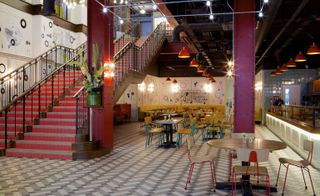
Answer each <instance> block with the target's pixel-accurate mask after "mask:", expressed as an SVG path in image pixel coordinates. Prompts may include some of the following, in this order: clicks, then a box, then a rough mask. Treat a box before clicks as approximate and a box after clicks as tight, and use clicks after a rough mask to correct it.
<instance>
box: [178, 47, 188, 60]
mask: <svg viewBox="0 0 320 196" xmlns="http://www.w3.org/2000/svg"><path fill="white" fill-rule="evenodd" d="M178 58H181V59H187V58H190V53H189V51H188V50H187V49H186V48H185V47H183V48H182V49H181V50H180V52H179V54H178Z"/></svg>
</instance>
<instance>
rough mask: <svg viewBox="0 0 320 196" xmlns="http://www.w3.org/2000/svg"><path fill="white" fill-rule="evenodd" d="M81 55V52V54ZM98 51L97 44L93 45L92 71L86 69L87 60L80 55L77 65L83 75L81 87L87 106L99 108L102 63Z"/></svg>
mask: <svg viewBox="0 0 320 196" xmlns="http://www.w3.org/2000/svg"><path fill="white" fill-rule="evenodd" d="M81 53H82V52H81ZM99 54H100V53H99V49H98V45H97V44H93V56H92V71H90V70H89V68H88V63H87V59H86V58H84V57H83V55H80V62H75V64H78V65H79V67H80V69H81V72H82V74H83V75H84V80H83V86H84V87H85V89H86V92H87V93H88V94H87V105H88V106H100V105H101V94H100V88H101V87H102V86H103V77H102V73H103V70H104V67H103V63H102V62H101V61H100V57H99Z"/></svg>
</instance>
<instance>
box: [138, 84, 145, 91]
mask: <svg viewBox="0 0 320 196" xmlns="http://www.w3.org/2000/svg"><path fill="white" fill-rule="evenodd" d="M138 90H139V91H140V92H144V91H145V90H146V84H145V83H144V82H142V83H141V84H138Z"/></svg>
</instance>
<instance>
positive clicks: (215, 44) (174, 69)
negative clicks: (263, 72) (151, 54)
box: [158, 0, 232, 76]
mask: <svg viewBox="0 0 320 196" xmlns="http://www.w3.org/2000/svg"><path fill="white" fill-rule="evenodd" d="M173 1H174V2H177V1H176V0H166V1H164V2H168V4H167V5H166V6H167V8H168V9H169V10H170V11H171V13H172V15H173V16H175V19H176V20H177V21H178V22H179V24H180V25H181V26H183V29H184V30H183V31H184V32H185V33H186V34H187V35H188V37H189V38H190V40H191V42H192V43H193V44H194V46H195V47H196V48H197V50H198V53H199V54H198V57H199V60H200V64H201V65H202V66H204V67H205V68H206V69H207V71H208V72H209V73H210V74H211V75H213V76H224V75H225V74H226V65H227V62H228V60H229V59H231V56H232V15H217V16H215V17H214V19H213V20H210V19H209V14H210V9H209V7H208V6H206V1H182V3H172V4H171V3H170V2H173ZM229 2H231V1H230V0H229ZM211 3H212V5H211V9H212V12H213V13H230V12H232V10H231V8H230V6H229V5H228V2H227V0H215V1H212V2H211ZM191 60H192V58H190V59H187V60H181V59H178V58H177V54H175V55H171V56H170V55H160V57H159V60H158V65H159V66H160V76H170V75H172V76H199V75H200V74H199V73H196V69H195V68H189V66H188V65H189V63H190V61H191ZM168 65H170V69H168ZM170 72H171V73H170Z"/></svg>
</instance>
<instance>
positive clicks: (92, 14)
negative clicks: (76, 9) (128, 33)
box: [88, 0, 114, 150]
mask: <svg viewBox="0 0 320 196" xmlns="http://www.w3.org/2000/svg"><path fill="white" fill-rule="evenodd" d="M98 2H100V3H101V4H102V5H105V6H110V5H113V0H98ZM98 2H96V1H95V0H92V1H88V63H89V67H91V66H92V65H91V61H92V53H93V50H92V45H93V44H95V43H97V44H98V46H99V52H100V57H101V61H103V62H109V61H112V59H113V15H112V14H111V13H110V12H108V13H103V12H102V8H103V7H102V5H101V4H99V3H98ZM113 86H114V85H113V79H110V78H105V79H104V86H103V90H102V96H103V98H102V107H103V108H96V109H93V112H92V114H93V116H92V119H93V120H92V138H93V139H94V140H99V141H100V146H101V147H104V148H107V149H110V150H112V148H113V91H114V87H113Z"/></svg>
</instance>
